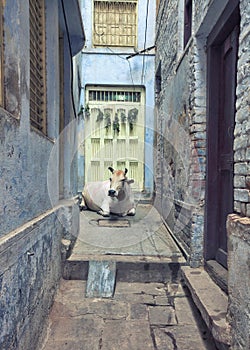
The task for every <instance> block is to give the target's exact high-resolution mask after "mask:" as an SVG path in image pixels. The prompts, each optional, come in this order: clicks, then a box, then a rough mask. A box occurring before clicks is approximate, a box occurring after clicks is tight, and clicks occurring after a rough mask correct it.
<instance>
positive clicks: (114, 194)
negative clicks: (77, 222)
mask: <svg viewBox="0 0 250 350" xmlns="http://www.w3.org/2000/svg"><path fill="white" fill-rule="evenodd" d="M108 169H109V170H110V171H111V173H112V176H111V178H110V179H109V180H107V181H97V182H89V183H87V184H86V185H85V186H84V189H83V192H82V202H81V204H80V209H81V210H86V209H91V210H94V211H96V212H98V214H101V215H102V216H109V215H110V213H113V214H117V215H119V216H126V215H135V204H134V198H133V193H132V190H131V187H130V184H131V183H133V182H134V180H132V179H130V180H128V179H127V177H126V174H127V172H128V170H127V169H126V168H125V171H123V170H114V169H113V168H111V167H109V168H108Z"/></svg>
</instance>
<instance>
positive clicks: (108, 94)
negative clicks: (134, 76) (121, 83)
mask: <svg viewBox="0 0 250 350" xmlns="http://www.w3.org/2000/svg"><path fill="white" fill-rule="evenodd" d="M89 101H95V102H97V101H105V102H140V101H141V93H140V92H138V91H125V90H123V91H121V90H119V91H116V90H89Z"/></svg>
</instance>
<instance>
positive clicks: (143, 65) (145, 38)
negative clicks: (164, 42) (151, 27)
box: [141, 0, 149, 85]
mask: <svg viewBox="0 0 250 350" xmlns="http://www.w3.org/2000/svg"><path fill="white" fill-rule="evenodd" d="M148 8H149V0H147V12H146V24H145V34H144V47H143V50H144V54H143V61H142V73H141V85H142V84H143V80H144V75H145V74H144V71H145V50H146V42H147V31H148Z"/></svg>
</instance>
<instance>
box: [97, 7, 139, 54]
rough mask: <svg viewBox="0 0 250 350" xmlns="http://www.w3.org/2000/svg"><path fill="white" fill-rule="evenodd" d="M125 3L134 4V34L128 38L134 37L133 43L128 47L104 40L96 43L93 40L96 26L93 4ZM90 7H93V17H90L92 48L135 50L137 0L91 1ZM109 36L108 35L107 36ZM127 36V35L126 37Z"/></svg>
mask: <svg viewBox="0 0 250 350" xmlns="http://www.w3.org/2000/svg"><path fill="white" fill-rule="evenodd" d="M97 2H98V3H101V2H103V3H110V4H111V3H114V4H115V3H126V4H129V3H130V4H135V23H134V26H135V33H134V34H131V35H130V36H131V37H132V38H133V37H134V42H133V43H132V44H131V45H130V44H127V45H124V42H123V43H121V44H120V43H119V44H117V43H111V42H110V41H109V40H106V41H105V42H104V43H100V42H97V41H96V40H95V31H96V30H95V27H96V24H95V3H97ZM92 6H93V11H92V13H93V15H92V45H93V47H127V48H132V47H133V48H136V47H137V41H138V0H118V1H116V0H111V1H107V0H93V2H92ZM107 35H109V34H107ZM116 36H117V37H119V36H118V35H116ZM128 36H129V35H128Z"/></svg>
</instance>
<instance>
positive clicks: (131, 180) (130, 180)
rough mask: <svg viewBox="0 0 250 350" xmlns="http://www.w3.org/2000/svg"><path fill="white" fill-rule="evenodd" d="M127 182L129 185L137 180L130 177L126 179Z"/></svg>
mask: <svg viewBox="0 0 250 350" xmlns="http://www.w3.org/2000/svg"><path fill="white" fill-rule="evenodd" d="M126 182H127V184H128V185H131V184H133V183H134V182H135V180H134V179H129V180H126Z"/></svg>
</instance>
